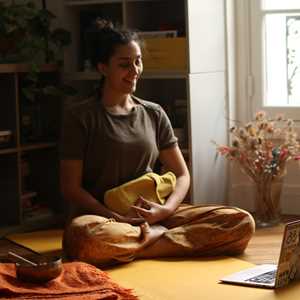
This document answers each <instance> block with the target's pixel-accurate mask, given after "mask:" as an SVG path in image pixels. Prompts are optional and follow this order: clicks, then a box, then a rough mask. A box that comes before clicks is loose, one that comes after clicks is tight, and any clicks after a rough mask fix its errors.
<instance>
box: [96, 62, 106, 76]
mask: <svg viewBox="0 0 300 300" xmlns="http://www.w3.org/2000/svg"><path fill="white" fill-rule="evenodd" d="M97 71H98V72H99V73H101V75H102V76H105V75H106V65H105V64H103V63H98V64H97Z"/></svg>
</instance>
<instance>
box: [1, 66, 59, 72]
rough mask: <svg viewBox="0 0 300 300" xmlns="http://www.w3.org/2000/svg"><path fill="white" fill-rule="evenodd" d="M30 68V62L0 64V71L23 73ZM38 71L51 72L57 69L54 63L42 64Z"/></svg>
mask: <svg viewBox="0 0 300 300" xmlns="http://www.w3.org/2000/svg"><path fill="white" fill-rule="evenodd" d="M30 69H31V66H30V64H0V73H25V72H29V71H30ZM39 70H40V72H53V71H57V70H58V66H57V65H56V64H42V65H40V66H39Z"/></svg>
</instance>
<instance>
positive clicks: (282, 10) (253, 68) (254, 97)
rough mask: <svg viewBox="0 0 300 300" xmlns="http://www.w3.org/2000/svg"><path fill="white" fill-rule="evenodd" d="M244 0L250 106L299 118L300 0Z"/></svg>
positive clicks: (253, 108)
mask: <svg viewBox="0 0 300 300" xmlns="http://www.w3.org/2000/svg"><path fill="white" fill-rule="evenodd" d="M247 1H248V4H249V5H248V9H249V32H250V34H249V35H248V37H249V42H248V45H249V52H248V53H249V61H250V63H249V70H248V72H249V73H248V75H249V78H250V80H248V83H249V84H252V85H253V89H252V91H251V93H250V94H249V98H250V99H249V100H250V101H251V104H252V105H251V106H252V110H253V112H254V111H257V110H259V109H264V110H266V111H268V112H269V113H272V114H274V113H278V112H281V113H285V114H286V115H287V116H289V117H292V118H293V119H295V120H300V1H299V0H284V1H283V0H247ZM249 78H248V79H249ZM248 88H249V87H248ZM249 89H250V88H249Z"/></svg>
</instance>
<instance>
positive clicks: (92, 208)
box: [62, 187, 114, 218]
mask: <svg viewBox="0 0 300 300" xmlns="http://www.w3.org/2000/svg"><path fill="white" fill-rule="evenodd" d="M62 193H63V197H64V199H65V200H66V201H68V202H69V203H74V204H75V205H76V206H79V207H80V208H82V210H83V211H84V212H85V213H90V214H95V215H100V216H103V217H106V218H112V217H114V216H113V213H112V212H111V211H110V210H109V209H108V208H106V207H105V206H104V205H103V204H102V203H101V202H99V201H98V200H97V199H96V198H95V197H93V196H92V195H91V194H90V193H89V192H87V191H86V190H85V189H83V188H81V187H78V188H72V189H66V190H63V191H62Z"/></svg>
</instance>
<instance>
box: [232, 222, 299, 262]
mask: <svg viewBox="0 0 300 300" xmlns="http://www.w3.org/2000/svg"><path fill="white" fill-rule="evenodd" d="M296 219H300V216H286V217H284V219H283V223H281V224H280V225H277V226H274V227H270V228H259V229H257V230H256V232H255V234H254V236H253V238H252V239H251V240H250V242H249V245H248V248H247V249H246V251H245V253H244V254H243V255H240V256H239V257H238V258H240V259H242V260H246V261H248V262H251V263H254V264H265V263H272V264H276V263H277V262H278V258H279V252H280V246H281V240H282V235H283V230H284V223H285V222H287V221H293V220H296Z"/></svg>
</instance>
